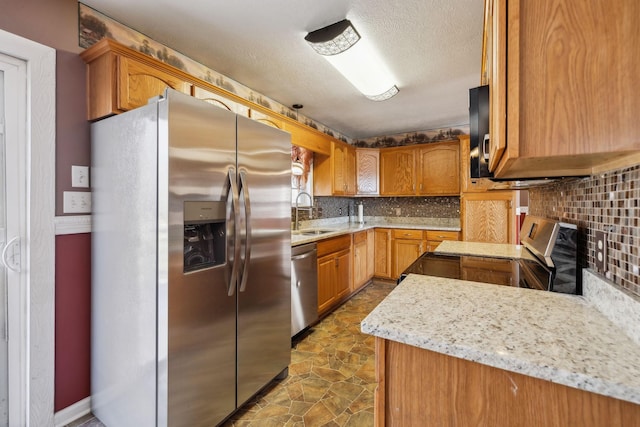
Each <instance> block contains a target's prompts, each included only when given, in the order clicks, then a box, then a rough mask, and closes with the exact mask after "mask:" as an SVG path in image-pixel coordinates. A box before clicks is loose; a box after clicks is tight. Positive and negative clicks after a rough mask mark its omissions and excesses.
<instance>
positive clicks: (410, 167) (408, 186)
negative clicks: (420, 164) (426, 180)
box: [380, 147, 416, 196]
mask: <svg viewBox="0 0 640 427" xmlns="http://www.w3.org/2000/svg"><path fill="white" fill-rule="evenodd" d="M415 154H416V150H415V148H414V147H398V148H387V149H383V150H381V151H380V194H381V195H383V196H406V195H410V194H414V193H415V191H416V158H415V157H416V156H415Z"/></svg>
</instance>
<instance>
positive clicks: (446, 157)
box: [418, 141, 460, 196]
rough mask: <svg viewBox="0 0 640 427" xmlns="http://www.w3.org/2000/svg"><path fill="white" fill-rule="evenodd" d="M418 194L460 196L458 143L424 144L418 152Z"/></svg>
mask: <svg viewBox="0 0 640 427" xmlns="http://www.w3.org/2000/svg"><path fill="white" fill-rule="evenodd" d="M418 157H419V163H420V168H419V171H420V172H419V177H418V182H419V185H418V194H421V195H429V196H431V195H433V196H444V195H447V196H453V195H457V194H460V143H459V142H458V141H454V142H440V143H433V144H425V145H423V146H421V148H420V149H419V151H418Z"/></svg>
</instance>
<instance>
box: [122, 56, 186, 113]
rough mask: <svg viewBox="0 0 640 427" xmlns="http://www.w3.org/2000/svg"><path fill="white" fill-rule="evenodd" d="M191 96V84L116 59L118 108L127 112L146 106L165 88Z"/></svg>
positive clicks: (156, 70) (153, 69) (155, 70)
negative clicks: (150, 99)
mask: <svg viewBox="0 0 640 427" xmlns="http://www.w3.org/2000/svg"><path fill="white" fill-rule="evenodd" d="M167 86H168V87H171V88H173V89H175V90H178V91H180V92H183V93H186V94H188V95H190V94H191V84H190V83H187V82H184V81H182V80H180V79H179V78H177V77H174V76H172V75H170V74H168V73H165V72H163V71H160V70H158V69H156V68H153V67H150V66H148V65H145V64H142V63H140V62H137V61H135V60H132V59H129V58H126V57H124V56H119V57H118V108H119V109H121V110H123V111H127V110H132V109H134V108H137V107H140V106H142V105H146V104H147V103H148V101H149V98H153V97H154V96H158V95H162V93H163V92H164V90H165V88H166V87H167Z"/></svg>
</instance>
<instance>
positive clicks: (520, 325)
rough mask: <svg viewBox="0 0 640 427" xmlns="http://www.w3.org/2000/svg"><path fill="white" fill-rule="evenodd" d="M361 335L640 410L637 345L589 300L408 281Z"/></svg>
mask: <svg viewBox="0 0 640 427" xmlns="http://www.w3.org/2000/svg"><path fill="white" fill-rule="evenodd" d="M585 272H588V270H585ZM587 274H590V275H591V276H595V275H594V274H592V273H587ZM589 280H592V279H589ZM361 328H362V332H364V333H367V334H370V335H374V336H377V337H380V338H384V339H388V340H393V341H397V342H400V343H404V344H409V345H412V346H415V347H419V348H423V349H427V350H431V351H435V352H438V353H443V354H446V355H450V356H453V357H458V358H462V359H466V360H471V361H475V362H479V363H482V364H485V365H489V366H493V367H496V368H500V369H504V370H507V371H512V372H517V373H521V374H524V375H529V376H532V377H536V378H540V379H544V380H549V381H552V382H555V383H559V384H563V385H566V386H570V387H575V388H578V389H583V390H586V391H590V392H594V393H599V394H603V395H606V396H611V397H614V398H618V399H622V400H626V401H630V402H634V403H636V404H640V363H639V362H638V361H640V345H638V344H637V343H636V342H634V341H633V340H632V339H631V338H630V337H629V336H628V335H626V334H625V333H628V331H623V330H622V329H620V328H619V327H618V326H616V325H615V324H614V323H613V322H612V321H611V320H609V319H608V318H607V317H606V316H605V315H604V314H602V313H601V312H600V311H598V309H597V308H596V306H595V305H593V304H592V303H591V302H589V301H588V299H587V298H585V297H581V296H575V295H566V294H557V293H553V292H543V291H534V290H531V289H523V288H516V287H509V286H496V285H490V284H485V283H477V282H468V281H462V280H453V279H444V278H438V277H432V276H420V275H414V274H411V275H409V276H408V277H407V278H406V279H405V280H404V281H403V282H401V283H400V284H399V285H398V286H397V287H396V288H395V289H394V290H393V291H392V292H391V293H390V294H389V296H388V297H387V298H386V299H385V300H384V301H382V302H381V303H380V305H378V307H376V308H375V309H374V310H373V311H372V312H371V313H370V314H369V315H368V316H367V317H366V318H365V319H364V320H363V321H362V324H361Z"/></svg>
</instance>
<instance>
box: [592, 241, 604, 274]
mask: <svg viewBox="0 0 640 427" xmlns="http://www.w3.org/2000/svg"><path fill="white" fill-rule="evenodd" d="M595 237H596V252H595V259H594V263H595V265H596V268H597V269H598V271H601V272H605V271H607V233H606V232H604V231H596V232H595Z"/></svg>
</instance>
